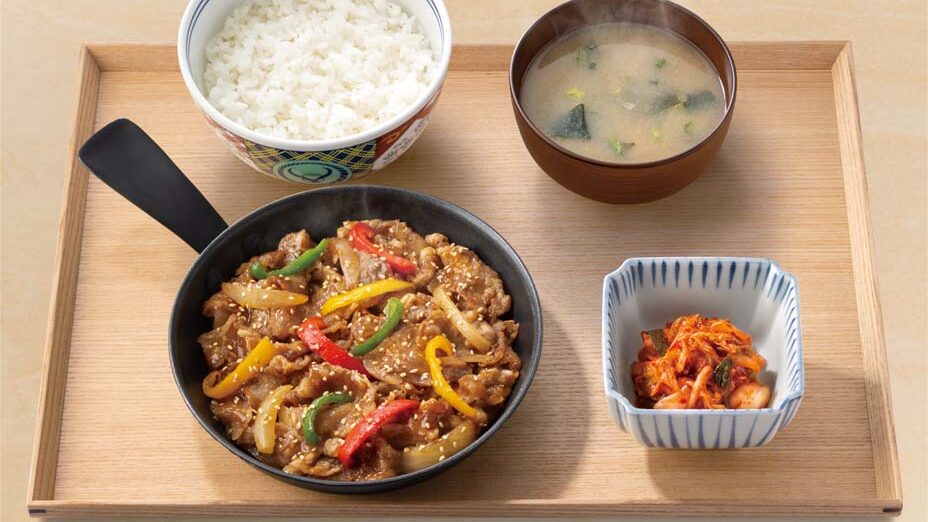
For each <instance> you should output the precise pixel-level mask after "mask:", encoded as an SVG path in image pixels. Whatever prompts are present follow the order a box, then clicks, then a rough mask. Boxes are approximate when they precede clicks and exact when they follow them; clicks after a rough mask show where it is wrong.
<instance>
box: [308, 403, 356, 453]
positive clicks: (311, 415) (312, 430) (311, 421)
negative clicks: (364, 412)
mask: <svg viewBox="0 0 928 522" xmlns="http://www.w3.org/2000/svg"><path fill="white" fill-rule="evenodd" d="M346 402H351V395H348V394H347V393H342V392H332V393H329V392H325V393H324V394H322V395H320V396H319V397H316V400H314V401H313V402H312V404H310V405H309V408H306V413H304V414H303V438H304V439H306V442H308V443H310V444H312V445H313V446H315V445H316V444H319V435H318V434H317V433H316V415H318V414H319V411H320V410H322V408H323V407H325V406H327V405H329V404H344V403H346Z"/></svg>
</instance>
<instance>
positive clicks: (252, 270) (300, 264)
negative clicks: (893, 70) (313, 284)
mask: <svg viewBox="0 0 928 522" xmlns="http://www.w3.org/2000/svg"><path fill="white" fill-rule="evenodd" d="M328 246H329V240H328V239H323V240H322V241H320V242H319V244H318V245H316V246H314V247H313V248H310V249H309V250H307V251H306V252H303V253H302V254H300V257H298V258H296V259H294V260H293V261H290V262H289V263H287V266H285V267H283V268H278V269H277V270H271V271H270V272H268V271H267V269H265V268H264V265H262V264H261V262H260V261H255V262H254V263H252V264H251V266H250V267H248V273H249V274H251V277H253V278H255V279H259V280H260V279H267V277H268V276H292V275H296V274H299V273H300V272H302V271H303V270H306V269H307V268H309V267H310V265H312V264H313V263H315V262H316V261H317V260H318V259H319V258H320V257H322V254H323V253H324V252H325V249H326V248H328Z"/></svg>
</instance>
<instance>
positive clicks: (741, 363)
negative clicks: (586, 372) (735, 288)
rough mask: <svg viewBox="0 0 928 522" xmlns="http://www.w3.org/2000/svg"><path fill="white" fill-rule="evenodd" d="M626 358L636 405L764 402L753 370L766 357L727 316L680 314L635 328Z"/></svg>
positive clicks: (747, 405) (765, 391) (764, 391)
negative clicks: (636, 344) (635, 341)
mask: <svg viewBox="0 0 928 522" xmlns="http://www.w3.org/2000/svg"><path fill="white" fill-rule="evenodd" d="M641 340H642V342H643V343H644V345H643V346H642V348H641V351H639V352H638V360H637V361H635V362H634V363H632V365H631V371H632V381H633V382H634V383H635V392H636V393H637V395H638V399H639V404H640V405H642V406H645V407H651V408H654V409H725V408H732V409H752V408H753V409H756V408H765V407H766V406H767V404H768V403H769V402H770V393H771V392H770V387H769V386H767V385H764V384H761V383H760V381H759V380H758V374H759V373H760V372H761V371H762V370H763V369H764V366H765V365H766V364H767V361H766V360H765V359H764V358H763V357H762V356H761V355H760V354H758V353H757V352H756V351H755V350H754V347H753V343H752V341H751V336H750V335H749V334H747V333H746V332H744V331H743V330H741V329H739V328H738V327H736V326H735V325H734V324H732V322H731V321H729V320H728V319H719V318H714V317H713V318H708V317H703V316H701V315H698V314H696V315H684V316H680V317H678V318H677V319H676V320H675V321H673V322H670V323H667V326H666V327H665V328H658V329H655V330H649V331H644V332H641Z"/></svg>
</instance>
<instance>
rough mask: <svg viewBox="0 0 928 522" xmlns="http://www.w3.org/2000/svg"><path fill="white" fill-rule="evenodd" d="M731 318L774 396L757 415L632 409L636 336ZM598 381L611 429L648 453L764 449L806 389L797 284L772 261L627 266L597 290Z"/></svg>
mask: <svg viewBox="0 0 928 522" xmlns="http://www.w3.org/2000/svg"><path fill="white" fill-rule="evenodd" d="M693 313H698V314H701V315H704V316H709V317H713V316H714V317H724V318H728V319H731V320H732V322H734V324H735V325H736V326H738V327H739V328H741V329H743V330H745V331H746V332H748V333H749V334H751V336H752V337H753V339H754V347H755V349H756V350H757V351H758V353H760V354H761V355H762V356H764V357H765V358H766V359H767V367H766V368H765V369H764V371H763V372H761V374H760V376H759V378H760V381H761V382H762V383H764V384H767V385H769V386H770V387H771V388H772V390H773V394H772V396H771V399H770V406H769V407H767V408H764V409H759V410H652V409H643V408H637V407H635V406H634V400H635V388H634V385H633V384H632V380H631V364H632V362H634V361H635V360H636V359H637V357H638V351H639V350H640V349H641V331H642V330H650V329H652V328H659V327H662V326H663V325H664V324H665V323H666V322H667V321H671V320H673V319H675V318H676V317H678V316H680V315H684V314H693ZM602 314H603V315H602V322H603V323H602V328H603V332H602V334H603V352H602V357H603V378H604V381H605V386H606V401H607V402H608V406H609V411H610V413H611V414H612V417H613V419H614V420H615V422H616V424H618V426H619V427H620V428H622V429H623V430H625V431H627V432H629V433H631V434H632V436H633V437H635V439H636V440H637V441H638V442H640V443H641V444H644V445H645V446H649V447H655V448H683V449H725V448H745V447H752V446H762V445H764V444H767V443H768V442H770V441H771V440H772V439H773V437H774V436H775V435H776V434H777V432H778V431H779V430H780V429H782V428H783V427H784V426H786V425H787V424H789V423H790V421H792V420H793V417H794V416H795V415H796V411H797V410H798V408H799V403H800V401H801V400H802V394H803V391H804V388H805V383H804V380H803V379H804V377H803V366H802V326H801V321H800V317H799V287H798V285H797V283H796V278H795V277H793V276H792V275H791V274H788V273H786V272H784V271H783V269H781V268H780V266H779V265H777V264H776V263H775V262H774V261H771V260H769V259H760V258H737V257H641V258H630V259H627V260H626V261H625V262H624V263H622V266H620V267H619V268H618V270H616V271H614V272H612V273H610V274H609V275H607V276H606V278H605V280H604V281H603V310H602Z"/></svg>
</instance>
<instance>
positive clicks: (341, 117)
mask: <svg viewBox="0 0 928 522" xmlns="http://www.w3.org/2000/svg"><path fill="white" fill-rule="evenodd" d="M436 69H437V64H436V58H435V52H434V51H433V50H432V48H431V47H430V45H429V41H428V39H427V38H426V37H425V36H424V33H423V31H422V30H421V27H420V26H419V23H418V21H417V20H416V19H415V18H414V17H412V16H411V15H409V14H407V13H406V12H404V11H403V9H402V8H401V7H400V6H399V5H397V4H395V3H393V2H390V1H389V0H247V1H246V2H245V3H244V4H243V5H242V6H240V7H239V8H237V9H235V11H233V12H232V14H231V15H230V16H229V18H228V19H227V20H226V22H225V25H224V26H223V28H222V31H221V32H219V34H217V35H216V36H215V37H214V38H212V39H211V40H210V41H209V43H208V44H207V46H206V69H205V71H204V73H203V82H204V87H205V91H206V94H207V96H206V97H207V99H208V100H209V102H210V104H212V105H213V107H215V108H216V109H217V110H219V112H221V113H222V114H224V115H225V116H227V117H228V118H229V119H231V120H232V121H234V122H237V123H239V124H241V125H243V126H245V127H247V128H249V129H251V130H253V131H256V132H259V133H261V134H266V135H270V136H275V137H279V138H292V139H300V140H320V139H331V138H340V137H345V136H349V135H352V134H356V133H359V132H362V131H365V130H367V129H370V128H373V127H376V126H378V125H380V124H381V123H384V122H386V121H387V120H389V119H390V118H392V117H394V116H396V115H398V114H400V113H401V112H403V111H404V110H405V109H407V108H409V107H410V106H411V105H412V104H413V103H414V102H415V100H416V99H417V98H419V96H421V95H422V93H423V92H425V91H426V90H427V88H428V85H429V82H430V81H431V80H432V78H433V77H434V75H435V74H436Z"/></svg>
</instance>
